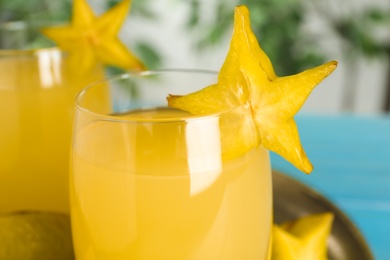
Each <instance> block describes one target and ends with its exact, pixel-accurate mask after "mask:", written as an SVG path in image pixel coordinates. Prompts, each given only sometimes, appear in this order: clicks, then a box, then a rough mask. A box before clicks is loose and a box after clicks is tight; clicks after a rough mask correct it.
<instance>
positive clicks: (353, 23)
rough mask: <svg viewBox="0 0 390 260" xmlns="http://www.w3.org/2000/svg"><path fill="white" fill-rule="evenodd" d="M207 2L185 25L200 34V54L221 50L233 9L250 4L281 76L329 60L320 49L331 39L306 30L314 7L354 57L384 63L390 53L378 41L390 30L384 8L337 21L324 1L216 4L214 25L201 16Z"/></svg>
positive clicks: (195, 2) (195, 0) (193, 1)
mask: <svg viewBox="0 0 390 260" xmlns="http://www.w3.org/2000/svg"><path fill="white" fill-rule="evenodd" d="M202 2H203V3H204V1H202V0H190V1H189V4H190V5H191V7H192V8H191V9H190V14H189V15H188V19H187V22H186V28H187V29H189V30H191V31H196V30H198V31H199V32H200V34H201V37H200V39H199V41H198V42H197V48H198V50H199V51H202V50H203V49H204V48H207V47H211V46H215V45H218V44H219V43H220V41H221V40H223V39H224V37H225V35H226V33H231V32H230V29H231V28H232V22H233V7H234V6H235V5H238V4H245V5H247V6H248V8H249V10H250V12H251V26H252V30H253V32H254V33H255V35H256V36H257V38H258V40H259V42H260V43H261V46H262V48H263V49H264V51H265V52H266V53H267V54H268V56H269V57H270V59H271V60H272V62H273V64H274V66H275V71H276V73H277V74H278V75H281V76H283V75H289V74H293V73H297V72H299V71H302V70H304V69H307V68H308V67H313V66H317V65H319V64H321V63H323V62H324V61H325V59H326V57H325V54H324V53H323V52H322V51H321V49H320V47H319V46H320V45H319V43H320V41H322V40H323V39H324V38H323V37H328V36H326V35H324V34H321V32H315V33H313V34H310V33H308V31H307V30H304V29H303V26H304V25H305V23H306V20H305V18H306V14H307V11H308V6H309V5H311V7H314V8H315V9H316V11H317V13H318V14H319V15H321V16H323V17H322V18H323V19H324V20H325V22H326V23H327V24H328V25H329V26H330V29H331V30H332V31H333V32H334V34H335V35H336V36H337V37H338V38H339V39H340V40H341V41H342V43H343V44H344V46H345V48H346V49H347V50H348V53H349V54H350V55H360V54H361V55H366V56H370V57H379V56H383V54H386V53H389V47H390V42H382V41H380V40H378V39H376V38H375V36H374V35H373V34H374V32H375V31H376V29H377V28H378V27H380V26H387V28H390V27H389V25H390V24H389V20H390V11H389V10H387V11H386V10H383V9H381V8H379V7H378V8H374V7H371V8H370V9H364V10H363V11H362V12H360V13H351V14H349V15H343V16H335V15H333V13H332V11H329V9H330V8H329V6H327V5H328V4H329V3H327V1H322V0H313V1H305V0H261V1H258V0H237V1H235V0H230V1H229V0H216V6H215V8H214V14H213V16H214V17H215V19H214V20H213V21H210V20H209V19H208V18H207V17H206V18H205V17H203V16H202ZM208 15H209V14H208Z"/></svg>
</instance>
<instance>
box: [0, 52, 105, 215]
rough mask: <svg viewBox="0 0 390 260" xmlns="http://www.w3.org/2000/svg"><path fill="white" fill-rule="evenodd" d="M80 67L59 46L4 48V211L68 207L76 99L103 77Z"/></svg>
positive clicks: (0, 184)
mask: <svg viewBox="0 0 390 260" xmlns="http://www.w3.org/2000/svg"><path fill="white" fill-rule="evenodd" d="M78 70H79V69H78V68H75V67H71V66H69V64H68V62H67V58H66V54H65V53H63V52H61V51H60V50H59V49H56V48H52V49H50V48H49V49H36V50H5V49H3V50H0V213H1V212H11V211H20V210H23V211H26V210H27V211H28V210H46V211H60V212H69V199H68V197H69V196H68V172H69V166H68V165H69V148H70V140H71V129H72V127H71V126H72V117H73V109H74V106H73V105H74V99H75V96H76V93H77V92H78V91H80V89H81V87H84V86H85V85H88V84H90V83H91V82H93V81H96V80H99V79H101V78H103V77H104V76H103V70H102V68H100V67H96V68H94V69H93V70H91V71H90V72H80V71H78Z"/></svg>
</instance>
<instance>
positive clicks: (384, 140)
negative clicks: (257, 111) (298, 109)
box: [271, 114, 390, 260]
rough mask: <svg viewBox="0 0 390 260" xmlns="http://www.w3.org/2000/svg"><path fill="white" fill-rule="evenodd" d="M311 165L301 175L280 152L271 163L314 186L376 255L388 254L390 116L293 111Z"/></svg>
mask: <svg viewBox="0 0 390 260" xmlns="http://www.w3.org/2000/svg"><path fill="white" fill-rule="evenodd" d="M295 119H296V122H297V124H298V129H299V132H300V136H301V142H302V144H303V146H304V148H305V150H306V153H307V154H308V156H309V158H310V160H311V162H312V163H313V165H314V171H313V172H312V173H311V174H310V175H305V174H304V173H302V172H299V171H298V170H296V169H295V168H294V167H293V166H291V165H290V164H289V163H288V162H286V161H284V160H283V159H282V158H280V157H279V156H278V155H275V154H272V155H271V158H272V165H273V168H274V169H276V170H279V171H281V172H283V173H285V174H287V175H289V176H291V177H293V178H296V179H298V180H299V181H301V182H302V183H304V184H306V185H308V186H310V187H311V188H313V189H315V190H317V191H318V192H320V193H321V194H323V195H324V196H325V197H326V198H328V199H329V200H330V201H331V202H333V203H334V204H335V205H336V206H337V207H339V208H340V209H341V210H342V211H344V213H346V215H347V216H349V218H350V219H351V220H352V222H354V223H355V225H356V226H357V227H358V228H359V229H360V231H361V232H362V234H363V236H364V237H365V239H366V241H367V242H368V244H369V246H370V248H371V250H372V252H373V254H374V256H375V259H378V260H388V259H390V116H357V115H349V114H348V115H337V116H331V115H306V114H300V115H298V116H296V118H295Z"/></svg>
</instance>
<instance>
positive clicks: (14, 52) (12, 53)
mask: <svg viewBox="0 0 390 260" xmlns="http://www.w3.org/2000/svg"><path fill="white" fill-rule="evenodd" d="M43 52H59V53H62V54H63V53H65V51H64V50H62V49H61V48H59V47H43V48H33V49H0V57H23V56H35V55H39V54H40V53H43Z"/></svg>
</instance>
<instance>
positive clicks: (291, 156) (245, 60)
mask: <svg viewBox="0 0 390 260" xmlns="http://www.w3.org/2000/svg"><path fill="white" fill-rule="evenodd" d="M336 66H337V61H330V62H328V63H326V64H323V65H321V66H318V67H315V68H312V69H309V70H306V71H303V72H301V73H298V74H296V75H291V76H285V77H278V76H277V75H276V74H275V72H274V69H273V66H272V63H271V61H270V60H269V58H268V56H267V55H266V54H265V52H264V51H263V50H262V49H261V47H260V45H259V44H258V42H257V39H256V37H255V35H254V33H253V32H252V30H251V27H250V19H249V10H248V9H247V7H246V6H244V5H241V6H238V7H236V8H235V12H234V30H233V36H232V39H231V42H230V49H229V51H228V54H227V56H226V59H225V62H224V64H223V65H222V68H221V70H220V72H219V75H218V82H216V83H215V84H213V85H210V86H207V87H205V88H204V89H202V90H200V91H197V92H194V93H191V94H188V95H185V96H177V95H169V96H168V97H167V100H168V105H169V106H170V107H173V108H178V109H182V110H185V111H188V112H190V113H192V114H195V115H204V114H210V113H216V112H223V111H228V112H225V113H223V114H222V116H221V139H222V152H223V156H224V158H225V159H230V158H234V157H238V156H240V155H242V154H243V153H245V152H247V151H248V150H250V149H252V148H254V147H256V146H258V145H260V144H261V145H262V146H264V147H265V148H267V149H269V150H271V151H274V152H276V153H277V154H279V155H281V156H282V157H284V158H285V159H286V160H287V161H289V162H290V163H292V164H293V165H294V166H296V167H297V168H298V169H300V170H301V171H303V172H305V173H310V172H311V171H312V169H313V167H312V164H311V163H310V161H309V159H308V157H307V155H306V153H305V152H304V150H303V147H302V145H301V143H300V139H299V135H298V129H297V126H296V123H295V121H294V118H293V117H294V115H295V114H296V113H297V112H298V111H299V109H300V108H301V106H302V105H303V104H304V102H305V100H306V99H307V97H308V96H309V94H310V93H311V91H312V90H313V89H314V87H315V86H317V85H318V84H319V83H320V82H321V81H322V80H323V79H324V78H325V77H327V76H328V75H329V74H330V73H331V72H332V71H333V70H334V69H335V68H336Z"/></svg>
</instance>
